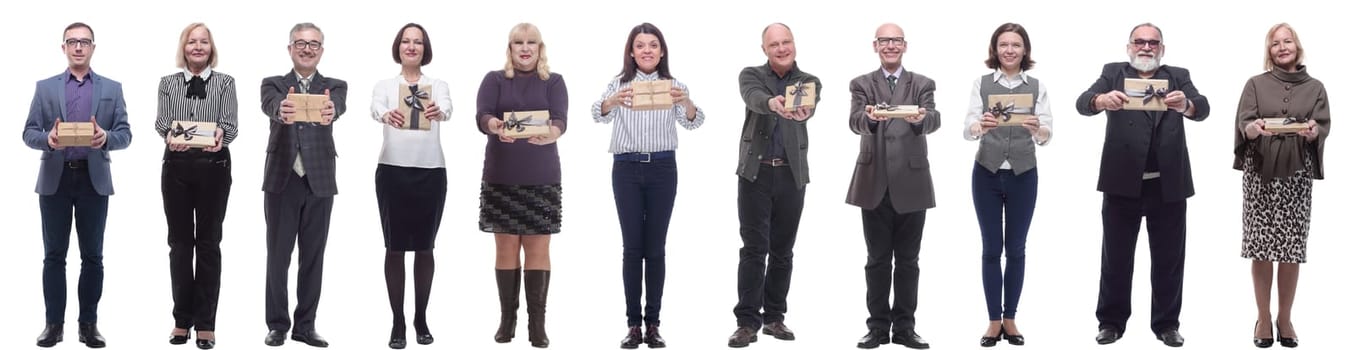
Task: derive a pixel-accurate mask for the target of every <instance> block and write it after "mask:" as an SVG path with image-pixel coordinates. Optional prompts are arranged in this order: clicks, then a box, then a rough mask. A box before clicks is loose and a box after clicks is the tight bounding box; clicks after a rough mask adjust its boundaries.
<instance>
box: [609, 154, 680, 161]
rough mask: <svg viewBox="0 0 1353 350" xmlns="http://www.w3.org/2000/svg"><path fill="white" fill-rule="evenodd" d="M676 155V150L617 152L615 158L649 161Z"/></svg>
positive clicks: (618, 159)
mask: <svg viewBox="0 0 1353 350" xmlns="http://www.w3.org/2000/svg"><path fill="white" fill-rule="evenodd" d="M675 157H676V151H662V152H652V153H649V152H633V153H620V154H616V155H615V160H616V161H617V162H639V163H648V162H652V161H653V160H657V159H671V158H675Z"/></svg>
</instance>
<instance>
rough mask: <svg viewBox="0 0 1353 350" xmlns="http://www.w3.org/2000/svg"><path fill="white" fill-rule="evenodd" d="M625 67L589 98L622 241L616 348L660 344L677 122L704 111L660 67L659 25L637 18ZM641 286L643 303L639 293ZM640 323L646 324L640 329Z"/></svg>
mask: <svg viewBox="0 0 1353 350" xmlns="http://www.w3.org/2000/svg"><path fill="white" fill-rule="evenodd" d="M624 52H625V55H624V69H622V70H621V72H620V75H619V76H617V77H616V78H615V79H612V80H611V83H610V84H609V85H607V86H606V92H605V93H603V94H602V95H601V99H600V100H598V101H597V102H596V103H593V104H592V119H593V120H596V121H597V122H598V123H612V125H613V127H612V129H611V130H612V131H611V146H610V152H611V153H612V154H614V158H615V164H614V166H613V167H612V168H611V187H612V191H613V192H614V193H615V207H616V213H617V214H618V216H619V217H620V232H621V237H622V238H623V241H624V259H623V264H624V269H623V273H622V274H623V277H624V286H625V314H626V316H627V317H628V325H629V332H628V333H627V335H626V336H625V339H624V340H622V341H621V342H620V347H621V348H625V349H634V348H637V347H639V344H641V343H643V344H648V347H650V348H660V347H664V346H666V342H665V341H664V340H663V339H662V336H661V335H659V334H658V324H659V318H658V313H659V312H660V311H661V310H662V289H663V280H664V277H665V275H666V246H667V224H668V223H669V222H670V220H671V217H672V204H673V203H674V202H675V201H676V189H677V167H676V154H675V150H676V146H677V135H676V127H677V126H678V125H680V126H681V127H683V128H686V129H687V130H693V129H695V128H698V127H700V125H701V124H704V122H705V113H704V111H703V110H701V109H700V108H698V107H696V106H695V103H694V102H692V101H691V99H690V97H689V95H688V94H687V92H686V85H685V84H682V83H681V82H678V81H676V79H673V78H672V74H671V73H669V72H668V69H667V59H668V55H667V54H668V51H667V41H666V40H665V39H663V36H662V32H661V31H659V30H658V27H655V26H653V25H652V24H649V23H643V24H640V25H637V26H635V27H634V29H633V30H631V31H630V34H629V40H627V41H626V42H625V51H624ZM641 287H647V294H648V298H647V300H646V301H647V303H646V304H647V305H646V306H645V307H643V308H642V310H641V307H640V305H641V304H640V296H641V295H642V294H643V292H644V290H642V288H641ZM641 323H646V324H647V326H648V327H647V328H646V329H641V328H640V325H641Z"/></svg>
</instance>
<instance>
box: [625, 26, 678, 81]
mask: <svg viewBox="0 0 1353 350" xmlns="http://www.w3.org/2000/svg"><path fill="white" fill-rule="evenodd" d="M639 34H652V35H653V36H656V37H658V45H659V47H661V48H662V57H659V58H658V76H659V77H661V78H663V79H672V73H671V72H668V70H667V57H669V56H671V53H669V52H667V39H664V38H663V37H662V31H661V30H658V27H657V26H654V25H653V24H652V23H648V22H644V23H643V24H640V25H637V26H634V29H631V30H630V37H629V39H628V40H625V53H624V58H625V68H624V69H622V70H621V71H620V74H619V75H620V82H622V83H628V82H629V81H630V80H634V75H635V74H638V73H637V72H638V71H639V63H638V62H635V61H634V57H633V56H630V53H631V52H632V51H633V50H634V38H635V37H638V36H639Z"/></svg>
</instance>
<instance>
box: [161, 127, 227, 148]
mask: <svg viewBox="0 0 1353 350" xmlns="http://www.w3.org/2000/svg"><path fill="white" fill-rule="evenodd" d="M169 143H171V144H176V145H188V146H189V147H197V148H206V147H214V146H216V123H212V122H190V121H178V120H175V121H174V123H173V125H172V126H170V127H169Z"/></svg>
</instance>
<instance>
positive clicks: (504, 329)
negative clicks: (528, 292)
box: [493, 268, 521, 343]
mask: <svg viewBox="0 0 1353 350" xmlns="http://www.w3.org/2000/svg"><path fill="white" fill-rule="evenodd" d="M494 274H495V275H496V277H497V279H498V304H499V305H501V306H502V317H501V319H500V320H499V321H498V333H495V334H494V335H493V341H495V342H499V343H506V342H510V341H512V338H513V337H516V336H517V306H518V305H520V304H521V302H520V299H519V298H520V297H521V269H520V268H516V269H511V270H494Z"/></svg>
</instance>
